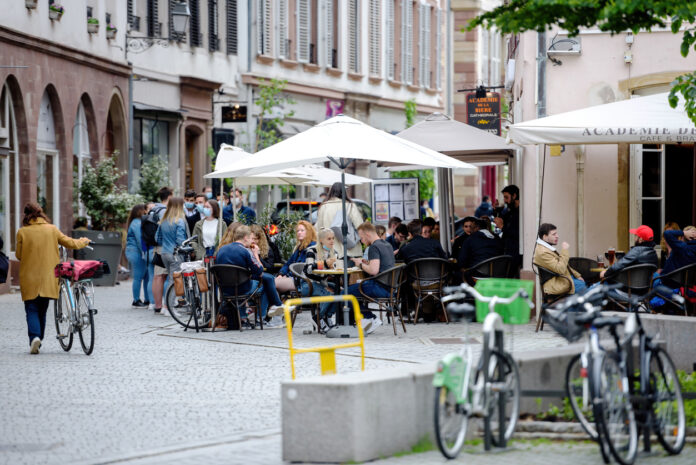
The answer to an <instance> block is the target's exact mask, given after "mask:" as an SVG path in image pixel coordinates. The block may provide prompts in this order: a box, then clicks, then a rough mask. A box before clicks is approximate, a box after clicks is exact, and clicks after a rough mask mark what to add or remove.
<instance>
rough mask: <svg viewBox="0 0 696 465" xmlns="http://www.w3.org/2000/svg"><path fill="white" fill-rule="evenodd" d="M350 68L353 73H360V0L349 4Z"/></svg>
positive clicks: (351, 1) (354, 0) (352, 0)
mask: <svg viewBox="0 0 696 465" xmlns="http://www.w3.org/2000/svg"><path fill="white" fill-rule="evenodd" d="M348 9H349V11H348V40H349V41H350V44H349V47H350V48H349V59H348V67H349V70H350V71H351V72H353V73H359V72H360V0H349V2H348Z"/></svg>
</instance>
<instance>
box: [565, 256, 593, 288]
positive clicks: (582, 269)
mask: <svg viewBox="0 0 696 465" xmlns="http://www.w3.org/2000/svg"><path fill="white" fill-rule="evenodd" d="M568 265H569V266H570V267H571V268H572V269H574V270H575V271H577V272H578V273H580V276H582V279H583V280H584V281H585V283H586V284H587V285H588V286H590V285H592V284H594V283H598V282H599V272H598V271H591V270H592V269H593V268H594V269H597V268H599V262H598V261H597V260H592V259H591V258H584V257H570V260H568Z"/></svg>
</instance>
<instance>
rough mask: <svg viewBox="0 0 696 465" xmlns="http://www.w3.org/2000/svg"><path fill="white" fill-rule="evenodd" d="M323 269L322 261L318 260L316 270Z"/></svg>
mask: <svg viewBox="0 0 696 465" xmlns="http://www.w3.org/2000/svg"><path fill="white" fill-rule="evenodd" d="M323 269H324V260H319V261H318V262H317V270H323Z"/></svg>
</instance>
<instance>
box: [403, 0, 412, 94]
mask: <svg viewBox="0 0 696 465" xmlns="http://www.w3.org/2000/svg"><path fill="white" fill-rule="evenodd" d="M402 27H403V28H404V43H403V48H404V60H402V66H403V74H404V79H403V80H404V82H405V83H406V84H413V3H412V2H411V0H404V22H403V26H402Z"/></svg>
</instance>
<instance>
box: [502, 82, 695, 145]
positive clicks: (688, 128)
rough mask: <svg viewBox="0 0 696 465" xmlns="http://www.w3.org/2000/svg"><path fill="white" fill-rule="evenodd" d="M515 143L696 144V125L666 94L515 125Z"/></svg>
mask: <svg viewBox="0 0 696 465" xmlns="http://www.w3.org/2000/svg"><path fill="white" fill-rule="evenodd" d="M508 140H509V141H511V142H514V143H516V144H619V143H628V144H675V143H678V142H686V143H693V142H696V126H694V123H693V121H691V120H690V119H689V117H688V116H687V115H686V111H685V110H684V102H683V100H682V99H680V103H679V105H678V106H677V108H672V107H670V106H669V102H668V101H667V93H660V94H655V95H650V96H647V97H634V98H632V99H629V100H621V101H619V102H614V103H607V104H604V105H596V106H593V107H589V108H583V109H581V110H575V111H569V112H567V113H559V114H557V115H553V116H548V117H546V118H540V119H536V120H531V121H523V122H521V123H517V124H514V125H512V127H511V128H510V131H509V133H508Z"/></svg>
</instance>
